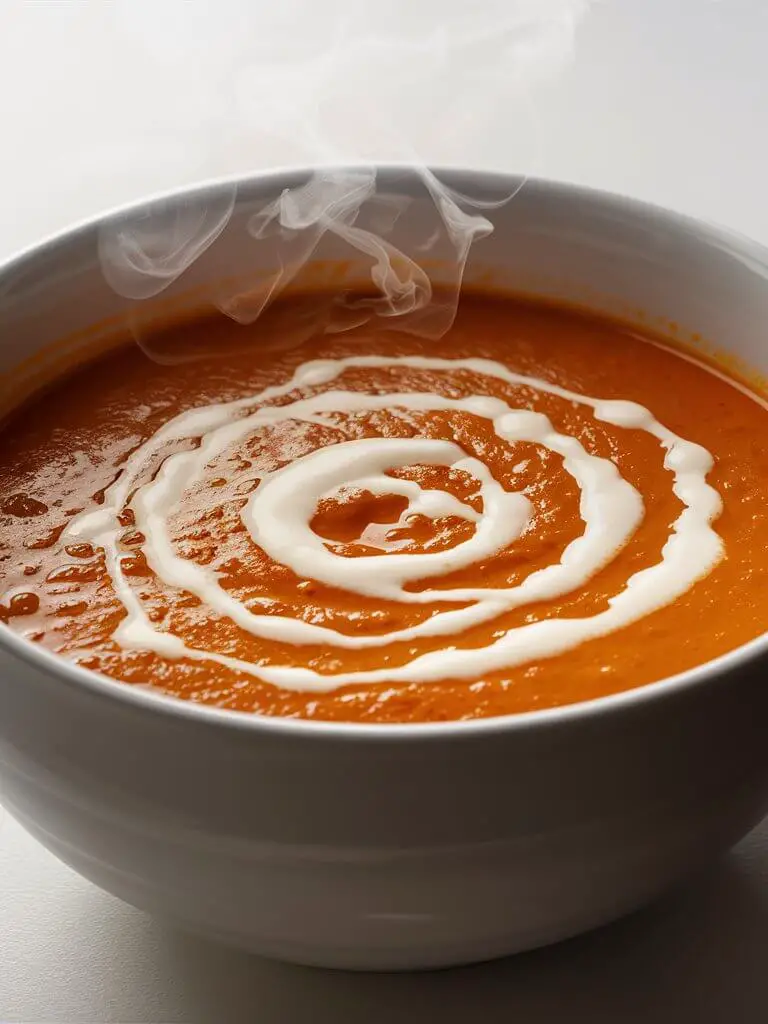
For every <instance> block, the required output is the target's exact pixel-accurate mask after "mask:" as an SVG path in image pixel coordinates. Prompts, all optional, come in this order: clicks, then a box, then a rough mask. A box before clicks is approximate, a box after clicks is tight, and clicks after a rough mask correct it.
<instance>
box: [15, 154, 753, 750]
mask: <svg viewBox="0 0 768 1024" xmlns="http://www.w3.org/2000/svg"><path fill="white" fill-rule="evenodd" d="M331 166H333V165H330V164H329V165H319V164H318V165H316V166H312V167H302V166H298V165H297V166H287V167H278V168H270V169H268V170H264V171H255V172H252V173H249V174H243V175H234V176H227V177H219V178H211V179H207V180H205V181H203V182H200V183H198V184H195V185H191V186H182V187H179V188H174V189H168V190H164V191H161V192H157V193H152V194H150V195H149V196H145V197H143V198H141V199H139V200H136V201H131V202H128V203H125V204H121V205H119V206H116V207H113V208H111V209H107V210H105V211H102V212H101V213H97V214H95V215H93V216H90V217H87V218H84V219H81V220H79V221H76V222H75V223H73V224H72V225H71V226H69V227H68V228H66V229H64V230H60V231H56V232H54V233H52V234H49V235H46V236H45V237H44V238H42V239H41V240H39V241H37V242H35V243H33V244H31V245H29V246H26V247H24V248H23V249H21V250H19V251H17V252H16V253H14V254H12V255H11V256H10V257H8V258H6V259H4V260H2V262H0V282H2V279H3V278H4V277H6V276H7V275H9V274H11V273H13V272H14V271H16V270H18V269H22V268H23V267H24V266H25V265H26V264H29V263H31V262H33V261H34V260H36V259H38V258H39V257H40V256H41V255H42V254H43V253H44V252H46V251H48V250H50V249H54V250H55V249H58V248H64V247H66V246H67V245H68V244H72V243H76V242H77V241H78V240H80V239H81V238H83V237H85V236H87V235H93V234H95V233H97V232H98V230H99V228H100V227H101V226H102V225H104V224H107V223H110V222H113V221H119V220H122V219H123V218H125V217H127V216H130V215H131V214H135V213H138V212H140V211H142V210H144V209H146V207H147V206H150V205H152V204H154V203H158V202H177V201H179V200H182V199H185V198H191V197H195V196H203V195H206V194H211V193H214V194H215V193H216V192H218V191H221V190H222V189H224V188H227V187H235V188H236V189H238V190H239V189H240V188H242V187H248V186H254V185H259V186H262V187H265V188H266V187H268V186H269V185H270V183H272V184H273V185H274V186H275V187H282V188H285V187H286V183H287V181H288V180H296V179H299V180H300V179H303V178H305V177H307V176H309V175H310V174H311V173H313V172H314V171H317V170H320V169H328V168H330V167H331ZM363 168H366V169H370V168H373V169H375V171H376V173H377V175H379V174H383V176H384V178H385V179H386V178H390V179H397V178H400V177H404V178H413V176H414V175H415V174H417V173H418V168H417V167H416V166H415V165H410V164H402V163H384V162H382V163H376V164H375V165H349V166H348V167H345V169H348V170H355V169H363ZM429 170H430V171H431V172H432V173H434V174H435V175H436V176H437V177H438V178H441V179H448V181H449V183H452V179H458V180H459V181H461V180H464V181H467V182H474V183H475V184H478V185H481V186H483V187H486V188H488V189H495V190H502V189H511V190H512V191H513V192H514V194H516V193H517V192H518V191H519V190H520V189H521V188H523V187H525V188H526V190H530V189H537V190H539V191H540V192H542V193H545V194H546V193H549V194H550V195H559V196H569V197H571V198H572V199H574V200H578V199H579V198H581V199H583V200H589V201H592V202H597V203H598V204H601V205H604V206H606V207H614V208H616V207H621V208H622V209H624V210H625V211H626V210H632V211H633V212H634V213H635V214H637V215H645V216H646V217H649V218H652V219H654V220H658V221H663V222H665V223H666V224H668V225H670V226H672V227H677V228H678V229H682V230H686V229H687V230H688V231H692V232H694V233H696V234H698V235H700V236H701V235H705V236H708V238H709V240H710V241H712V242H714V243H718V242H719V243H721V244H722V245H723V246H724V247H727V248H728V249H729V250H731V251H733V253H734V255H737V256H740V257H742V258H747V257H748V258H750V259H752V260H754V259H755V258H757V259H759V261H760V263H761V264H762V266H763V268H764V269H765V273H766V277H768V248H766V247H764V246H762V245H761V244H760V243H758V242H756V241H754V240H753V239H751V238H749V237H748V236H747V235H743V234H741V233H739V232H737V231H734V230H732V229H730V228H725V227H723V226H721V225H719V224H716V223H714V222H712V221H708V220H704V219H700V218H694V217H691V216H688V215H686V214H681V213H677V212H675V211H673V210H669V209H666V208H665V207H662V206H659V205H657V204H653V203H648V202H646V201H644V200H640V199H635V198H632V197H630V196H627V195H624V194H622V193H617V192H612V191H608V190H605V189H598V188H592V187H589V186H584V185H580V184H575V183H572V182H567V181H558V180H554V179H548V178H540V177H535V176H529V175H521V174H514V173H511V172H509V173H508V172H504V171H497V170H483V169H479V168H478V169H475V168H470V167H455V166H451V167H443V166H440V167H430V168H429ZM3 652H7V653H8V654H10V655H12V656H14V657H16V658H18V659H19V660H21V661H22V662H26V663H27V664H28V665H30V666H31V667H32V668H33V669H37V670H38V671H40V672H41V673H43V675H45V676H46V677H48V676H53V677H56V684H57V685H62V684H65V685H68V686H70V687H71V688H72V689H73V690H76V691H78V692H80V693H82V694H84V695H86V694H87V695H89V696H90V697H92V698H95V699H97V700H100V701H105V702H107V703H108V704H113V705H115V711H119V710H120V709H121V708H123V709H125V710H128V709H129V708H130V709H133V710H135V711H137V712H138V713H141V712H146V713H148V714H152V715H160V716H161V717H170V718H175V719H179V718H180V719H182V720H184V721H185V722H187V723H188V724H189V725H197V726H200V727H206V728H208V727H214V728H224V729H235V730H237V731H238V732H243V733H248V732H254V733H256V734H259V733H261V734H264V733H266V734H272V735H274V736H276V737H277V736H281V735H282V736H285V737H287V738H294V739H301V740H309V741H313V742H323V741H339V740H342V741H343V740H346V741H360V740H366V741H367V740H369V741H372V742H379V743H380V742H386V741H388V740H389V741H391V740H396V741H400V742H403V741H405V742H407V741H417V740H418V741H420V742H423V741H425V740H426V741H432V742H438V741H439V742H442V741H446V740H452V741H461V740H469V739H470V738H475V739H476V738H478V737H483V736H498V735H499V734H507V733H512V734H515V733H518V732H520V731H528V730H530V729H537V728H538V729H546V728H548V727H559V726H563V725H567V724H568V723H571V722H572V723H574V724H578V723H584V722H585V721H590V720H602V719H604V718H605V717H611V716H615V715H621V714H623V713H632V712H633V711H640V710H642V709H644V708H646V707H647V706H648V705H652V704H656V703H657V702H658V701H664V700H665V699H667V700H669V699H673V698H675V697H678V696H680V695H682V694H686V693H688V692H689V691H690V690H695V689H697V688H699V687H701V686H703V685H704V684H706V683H710V684H716V683H718V682H722V681H723V680H724V679H725V677H726V676H728V675H729V674H731V673H732V672H734V671H737V670H740V669H744V668H746V667H747V666H749V665H751V664H753V663H755V662H757V661H758V660H759V659H760V658H761V657H762V656H765V655H768V631H767V632H765V633H763V634H761V635H760V636H758V637H756V638H754V639H753V640H751V641H749V642H748V643H746V644H742V645H741V646H739V647H736V648H734V649H733V650H731V651H728V652H726V653H725V654H723V655H721V656H720V657H718V658H715V659H713V660H711V661H708V662H704V663H703V664H701V665H696V666H694V667H693V668H691V669H688V670H686V671H685V672H680V673H677V674H675V675H672V676H665V677H664V678H662V679H659V680H657V681H656V682H652V683H646V684H644V685H642V686H638V687H634V688H633V689H629V690H621V691H619V692H617V693H613V694H608V695H607V696H603V697H596V698H592V699H590V700H586V701H578V702H575V703H573V704H565V705H561V706H557V707H552V708H543V709H540V710H531V711H524V712H518V713H514V714H508V715H498V716H494V717H489V718H474V719H459V720H452V721H445V722H414V723H409V722H401V723H367V722H337V721H325V720H315V719H301V718H286V717H279V716H270V715H260V714H257V713H251V712H244V711H235V710H230V709H225V708H218V707H214V706H212V705H207V704H202V703H197V702H194V701H189V700H184V699H182V698H177V697H173V696H172V695H168V694H165V693H163V692H162V691H160V690H153V689H152V688H151V687H150V686H146V687H144V686H142V687H139V686H137V685H132V684H130V683H125V682H123V681H120V680H116V679H111V678H110V677H108V676H103V675H101V674H99V673H97V672H94V671H92V670H91V669H87V668H84V667H82V666H80V665H77V664H75V663H74V662H70V661H67V660H66V659H65V658H62V657H59V655H57V654H54V653H53V652H52V651H49V650H47V649H46V648H43V647H41V646H40V645H39V644H35V643H33V642H32V641H29V640H25V639H24V638H23V637H21V636H19V635H17V634H16V633H14V632H13V631H12V630H11V629H10V628H9V627H7V626H5V625H4V624H3V623H0V655H2V653H3Z"/></svg>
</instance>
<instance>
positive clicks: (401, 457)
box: [0, 295, 768, 723]
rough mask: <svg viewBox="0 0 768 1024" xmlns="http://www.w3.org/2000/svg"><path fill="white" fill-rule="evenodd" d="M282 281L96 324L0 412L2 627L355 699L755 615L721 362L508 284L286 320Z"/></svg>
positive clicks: (508, 708) (751, 461)
mask: <svg viewBox="0 0 768 1024" xmlns="http://www.w3.org/2000/svg"><path fill="white" fill-rule="evenodd" d="M301 308H302V300H301V299H298V298H296V299H292V300H291V301H290V302H288V301H286V303H285V309H284V310H281V309H278V310H277V312H276V313H273V314H272V315H271V317H270V319H269V323H268V325H267V326H264V324H261V325H260V326H259V327H258V330H256V328H255V327H253V328H249V327H243V326H241V325H237V324H234V323H232V322H231V321H229V320H227V319H225V318H223V317H217V318H213V317H211V318H210V319H201V320H199V321H195V322H192V323H189V322H188V323H184V324H179V325H177V326H176V327H173V328H168V329H167V331H166V332H165V333H164V334H163V336H162V338H161V339H159V342H158V344H159V347H160V348H162V350H163V351H164V352H165V353H166V354H167V353H169V352H170V353H173V355H174V358H172V359H167V358H166V359H164V360H163V361H162V362H158V361H154V360H152V359H150V358H148V357H147V355H146V354H145V352H144V351H142V349H141V348H140V347H139V346H137V345H134V344H130V345H125V346H122V347H120V348H117V349H114V350H113V351H111V352H110V353H109V354H107V355H106V356H103V357H101V358H100V359H98V360H95V361H93V362H91V363H89V364H86V365H80V366H77V367H73V368H72V369H71V371H70V372H69V373H68V374H67V375H66V376H65V377H62V378H61V379H60V380H58V381H57V382H55V383H54V385H53V386H52V387H50V388H49V389H48V390H47V391H46V392H45V394H44V395H39V396H37V397H36V398H35V399H33V400H31V401H29V402H27V403H26V404H25V405H24V406H23V407H22V408H20V409H19V410H17V411H16V412H15V413H14V414H13V415H12V416H11V417H10V418H9V419H8V420H7V421H6V422H5V424H4V425H3V426H2V427H1V428H0V622H2V623H3V624H4V625H2V626H0V629H2V628H10V629H11V630H13V631H14V632H16V633H18V634H19V635H21V636H22V637H25V638H27V639H28V640H31V641H34V642H36V643H40V644H43V645H44V646H45V647H47V648H49V649H50V650H52V651H54V652H56V653H57V654H58V655H60V656H61V657H64V658H67V659H70V660H73V661H75V662H77V663H78V664H80V665H82V666H84V667H86V668H88V669H91V670H93V671H95V672H98V673H101V674H102V675H105V676H108V677H110V678H112V679H116V680H122V681H123V682H124V683H126V684H142V685H151V686H153V687H157V688H159V689H160V690H162V691H165V692H166V693H168V694H171V695H174V696H177V697H182V698H186V699H188V700H193V701H198V702H202V703H205V704H211V705H215V706H218V707H223V708H230V709H238V710H241V711H246V712H257V713H260V714H265V715H277V716H291V717H302V718H307V719H316V720H337V721H347V722H352V721H359V722H369V723H392V722H425V721H441V720H456V719H468V718H479V717H488V716H494V715H506V714H513V713H516V712H522V711H530V710H535V709H540V708H550V707H554V706H557V705H563V704H570V703H574V702H577V701H584V700H589V699H591V698H595V697H598V696H603V695H606V694H611V693H615V692H617V691H621V690H627V689H631V688H634V687H638V686H641V685H643V684H645V683H649V682H653V681H656V680H660V679H662V678H664V677H667V676H671V675H674V674H676V673H679V672H681V671H684V670H686V669H689V668H692V667H693V666H696V665H699V664H701V663H703V662H706V661H709V660H711V659H713V658H716V657H717V656H719V655H721V654H723V653H725V652H726V651H729V650H731V649H733V648H735V647H738V646H739V645H741V644H743V643H745V642H747V641H748V640H751V639H753V638H755V637H757V636H759V635H760V634H761V633H763V632H764V629H765V622H766V611H767V609H768V587H766V574H767V572H768V558H767V557H766V551H768V512H767V511H766V507H765V505H766V503H765V500H764V498H765V488H766V480H768V449H767V448H766V444H765V437H766V434H768V412H767V411H766V406H765V405H764V404H763V402H762V400H761V399H760V397H759V396H757V395H753V394H751V393H750V391H749V389H748V388H746V387H745V386H743V385H740V384H737V383H736V382H735V381H733V382H732V381H730V380H729V379H728V378H727V377H726V376H725V375H724V374H722V373H720V372H718V371H716V370H715V369H714V368H711V367H709V366H707V365H705V364H704V363H702V362H698V361H697V360H696V359H695V358H693V357H691V356H690V355H688V354H686V353H684V352H682V351H676V350H674V349H673V348H670V347H667V346H665V345H664V344H662V343H660V342H658V341H656V340H654V339H653V338H650V337H649V338H644V337H640V336H639V335H638V334H637V333H636V332H635V331H634V330H630V329H629V328H625V327H623V326H621V325H620V324H616V323H614V322H609V321H607V320H600V319H597V318H593V317H590V316H587V315H584V314H581V313H578V312H575V311H573V310H569V309H563V308H555V307H549V306H545V305H542V304H535V303H529V302H525V301H521V300H513V299H507V298H493V297H482V296H471V295H469V296H466V297H464V299H463V300H462V304H461V306H460V309H459V314H458V317H457V320H456V323H455V325H454V326H453V327H452V329H451V330H450V332H449V333H448V334H447V335H446V336H445V337H444V338H442V339H441V340H440V341H439V342H428V341H424V340H419V339H417V338H414V337H411V336H407V335H404V334H399V333H397V332H394V331H392V330H391V329H385V327H386V326H387V325H383V324H381V323H378V324H376V323H373V324H368V325H366V326H364V327H360V328H357V329H354V330H351V331H348V332H346V333H343V334H324V333H323V332H322V330H321V329H320V327H318V330H317V332H316V333H314V334H313V333H312V331H305V335H306V334H309V337H306V336H305V337H304V339H303V340H297V339H296V337H295V336H294V335H295V332H293V333H291V330H290V329H289V327H288V323H289V321H290V322H294V320H295V318H296V316H297V312H298V313H301ZM309 308H310V307H309V305H308V306H307V310H305V316H304V320H305V321H306V320H307V316H309ZM192 355H194V357H195V358H194V359H193V358H191V356H192Z"/></svg>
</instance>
